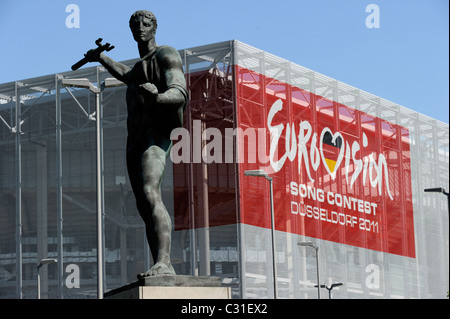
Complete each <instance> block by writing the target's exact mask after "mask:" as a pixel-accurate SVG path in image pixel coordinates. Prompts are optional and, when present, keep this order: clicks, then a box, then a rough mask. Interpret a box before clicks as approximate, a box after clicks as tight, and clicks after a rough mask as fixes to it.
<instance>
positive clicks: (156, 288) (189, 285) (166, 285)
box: [104, 275, 231, 299]
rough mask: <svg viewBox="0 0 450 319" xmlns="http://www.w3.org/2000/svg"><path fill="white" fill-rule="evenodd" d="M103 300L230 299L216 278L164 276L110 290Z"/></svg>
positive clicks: (147, 278)
mask: <svg viewBox="0 0 450 319" xmlns="http://www.w3.org/2000/svg"><path fill="white" fill-rule="evenodd" d="M104 298H105V299H230V298H231V289H230V288H229V287H221V280H220V278H218V277H206V276H204V277H193V276H184V275H164V276H152V277H146V278H144V279H141V280H139V281H136V282H134V283H131V284H128V285H126V286H123V287H120V288H117V289H114V290H111V291H109V292H107V293H105V295H104Z"/></svg>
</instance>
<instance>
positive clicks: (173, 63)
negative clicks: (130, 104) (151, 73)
mask: <svg viewBox="0 0 450 319" xmlns="http://www.w3.org/2000/svg"><path fill="white" fill-rule="evenodd" d="M157 54H158V61H159V64H160V69H161V71H162V72H163V73H164V79H165V81H166V87H167V90H166V91H165V92H158V89H157V88H156V86H154V85H153V84H151V83H145V84H143V85H141V87H142V88H143V89H145V90H147V91H148V93H150V94H151V95H153V96H154V98H155V99H156V103H157V104H158V105H160V106H162V107H174V108H176V109H178V108H180V107H181V106H185V104H186V102H187V95H188V93H187V89H186V79H185V77H184V73H183V64H182V62H181V57H180V55H179V54H178V51H176V50H175V49H174V48H172V47H168V46H167V47H161V48H160V50H159V52H158V53H157Z"/></svg>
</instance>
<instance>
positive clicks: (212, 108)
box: [0, 41, 449, 299]
mask: <svg viewBox="0 0 450 319" xmlns="http://www.w3.org/2000/svg"><path fill="white" fill-rule="evenodd" d="M179 52H180V55H181V57H182V60H183V63H184V68H185V74H186V79H187V84H188V89H189V94H190V100H189V105H188V106H187V108H186V111H185V121H184V123H185V124H184V128H182V129H180V130H177V131H174V132H173V134H172V135H173V141H174V147H173V152H172V154H171V159H170V160H169V162H168V164H167V169H166V174H165V179H164V184H163V186H162V187H163V194H164V200H165V203H166V205H167V208H168V210H169V211H170V213H171V215H172V218H173V222H174V227H173V240H172V259H173V264H174V267H175V269H176V271H177V273H178V274H186V275H193V276H196V275H211V276H218V277H221V279H222V283H223V285H225V286H229V287H231V289H232V295H233V298H273V297H277V298H290V299H294V298H296V299H308V298H309V299H314V298H318V297H319V296H320V297H321V298H328V296H329V295H328V291H327V289H325V288H326V287H328V289H330V288H331V286H332V285H333V287H334V289H333V290H332V298H365V299H368V298H382V299H386V298H422V299H424V298H446V297H447V291H448V289H449V287H448V283H449V220H448V218H449V211H448V197H447V198H446V196H444V195H445V194H442V193H441V194H439V193H436V192H425V191H424V190H425V189H429V188H443V189H445V190H447V191H448V189H449V168H448V167H449V126H448V124H445V123H443V122H441V121H439V120H437V119H432V118H429V117H427V116H425V115H422V114H419V113H417V112H414V111H412V110H410V109H407V108H405V107H403V106H400V105H398V104H395V103H392V102H390V101H387V100H384V99H382V98H380V97H377V96H374V95H372V94H370V93H367V92H364V91H361V90H359V89H357V88H355V87H352V86H349V85H347V84H344V83H341V82H339V81H338V80H335V79H332V78H329V77H327V76H325V75H322V74H319V73H317V72H314V71H312V70H309V69H307V68H304V67H302V66H299V65H296V64H294V63H291V62H289V61H286V60H284V59H281V58H279V57H276V56H274V55H271V54H269V53H267V52H264V51H261V50H259V49H256V48H254V47H251V46H249V45H246V44H244V43H241V42H239V41H226V42H221V43H216V44H210V45H205V46H200V47H195V48H190V49H184V50H180V51H179ZM136 61H137V60H136V59H134V60H128V61H122V62H123V63H124V64H127V65H130V66H131V65H134V63H136ZM362 76H363V75H362ZM109 78H111V75H109V73H107V72H106V71H105V69H104V68H103V67H101V66H94V67H87V68H83V69H80V70H77V71H70V72H63V73H60V74H53V75H46V76H42V77H38V78H32V79H26V80H23V81H17V82H11V83H4V84H1V85H0V145H1V148H0V298H37V295H38V280H37V275H38V272H39V277H40V295H41V298H97V297H98V296H99V285H100V286H101V290H102V291H105V292H107V291H110V290H112V289H115V288H117V287H120V286H123V285H125V284H128V283H130V282H134V281H136V274H137V273H139V272H143V271H145V270H146V269H148V268H149V267H150V265H151V257H150V254H149V250H148V247H147V246H146V240H145V237H144V236H145V232H144V228H143V223H142V221H141V219H140V217H139V214H138V212H137V210H136V207H135V200H134V195H133V193H132V190H131V186H130V183H129V180H128V176H127V171H126V164H125V146H126V137H127V128H126V119H127V107H126V102H125V92H126V87H125V86H121V85H120V83H119V84H117V83H113V84H111V83H112V82H110V81H109ZM73 79H87V80H88V81H89V82H90V83H92V84H93V85H94V86H95V87H97V88H102V92H101V93H100V94H98V97H99V100H98V101H97V99H96V98H97V94H94V93H93V92H92V91H91V90H89V89H84V88H77V87H73V86H70V85H69V84H68V83H71V80H73ZM97 103H98V104H97ZM98 119H101V121H99V122H98V124H99V125H98V126H97V125H96V124H97V120H98ZM97 159H98V161H97ZM97 167H99V168H100V170H97ZM255 171H258V172H255ZM258 174H259V176H255V175H258ZM447 196H448V195H447ZM272 199H273V200H272ZM98 217H100V219H98ZM98 220H100V221H101V223H100V224H97V221H98ZM272 230H273V231H272ZM99 234H100V237H99ZM99 238H100V242H101V246H100V248H101V249H98V245H97V243H98V241H99ZM99 252H100V254H99ZM99 255H100V258H99V259H98V257H99ZM47 259H50V260H51V261H53V259H55V261H56V262H54V263H49V264H46V265H44V266H42V267H37V265H38V264H39V263H40V262H41V261H42V260H47ZM98 261H100V263H98ZM99 273H100V279H101V280H98V279H99V278H98V277H99V276H98V274H99ZM274 278H276V280H274ZM318 282H319V283H320V285H324V286H325V288H320V287H319V288H317V287H315V286H316V285H317V284H318ZM341 284H342V285H341ZM100 297H101V295H100Z"/></svg>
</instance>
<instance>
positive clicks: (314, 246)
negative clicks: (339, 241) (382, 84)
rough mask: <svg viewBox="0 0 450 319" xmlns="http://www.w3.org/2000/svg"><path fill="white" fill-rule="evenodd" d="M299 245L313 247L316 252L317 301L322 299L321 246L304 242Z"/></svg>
mask: <svg viewBox="0 0 450 319" xmlns="http://www.w3.org/2000/svg"><path fill="white" fill-rule="evenodd" d="M297 245H299V246H302V247H312V248H314V249H315V250H316V270H317V285H315V286H314V287H317V299H320V288H319V285H320V278H319V246H318V245H316V243H313V242H312V241H302V242H299V243H298V244H297Z"/></svg>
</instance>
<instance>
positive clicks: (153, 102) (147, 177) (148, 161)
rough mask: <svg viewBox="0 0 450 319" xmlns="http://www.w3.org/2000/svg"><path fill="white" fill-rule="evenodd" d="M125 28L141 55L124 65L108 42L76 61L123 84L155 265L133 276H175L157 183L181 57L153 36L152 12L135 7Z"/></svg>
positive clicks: (182, 99) (179, 100)
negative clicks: (109, 54) (111, 55)
mask: <svg viewBox="0 0 450 319" xmlns="http://www.w3.org/2000/svg"><path fill="white" fill-rule="evenodd" d="M130 29H131V32H132V34H133V37H134V39H135V40H136V42H137V44H138V49H139V55H140V58H141V59H140V60H139V61H138V62H137V63H136V64H135V65H134V67H133V68H131V69H130V68H129V67H127V66H126V65H124V64H121V63H119V62H116V61H114V60H113V59H111V58H109V57H107V56H106V55H105V54H104V53H103V51H109V50H110V49H111V47H109V44H108V43H107V44H106V45H105V46H101V44H100V41H101V39H100V41H99V40H97V41H98V43H97V42H96V43H97V45H98V46H99V48H97V49H93V50H89V51H88V52H87V53H86V54H85V58H84V59H83V60H82V61H80V62H81V63H77V67H79V66H80V64H83V63H84V62H99V63H101V64H102V65H103V66H104V67H105V68H106V69H107V70H108V71H109V73H111V75H112V76H114V77H115V78H117V79H118V80H120V81H122V82H124V83H125V84H126V85H127V93H126V101H127V107H128V119H127V127H128V138H127V154H126V155H127V169H128V175H129V178H130V182H131V186H132V189H133V193H134V195H135V197H136V204H137V208H138V210H139V213H140V215H141V217H142V219H143V220H144V223H145V228H146V234H147V240H148V244H149V246H150V250H151V253H152V256H153V261H154V265H153V267H151V268H150V269H149V270H147V271H146V272H144V273H141V274H139V275H138V277H139V278H143V277H146V276H156V275H174V274H175V270H174V269H173V267H172V264H171V260H170V248H171V231H172V222H171V219H170V216H169V213H168V211H167V209H166V207H165V205H164V203H163V201H162V196H161V182H162V179H163V175H164V169H165V165H166V159H167V156H168V155H169V153H170V149H171V147H172V141H171V140H170V133H171V132H172V130H173V129H175V128H177V127H181V126H182V125H183V112H184V109H185V107H186V105H187V101H188V93H187V89H186V80H185V77H184V73H183V66H182V62H181V57H180V55H179V53H178V51H177V50H175V49H174V48H172V47H170V46H158V45H157V44H156V41H155V33H156V29H157V21H156V17H155V16H154V14H153V13H152V12H149V11H143V10H141V11H136V12H135V13H134V14H133V15H132V16H131V18H130Z"/></svg>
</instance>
